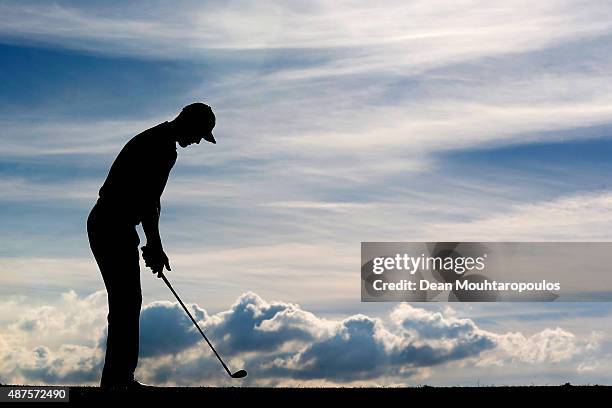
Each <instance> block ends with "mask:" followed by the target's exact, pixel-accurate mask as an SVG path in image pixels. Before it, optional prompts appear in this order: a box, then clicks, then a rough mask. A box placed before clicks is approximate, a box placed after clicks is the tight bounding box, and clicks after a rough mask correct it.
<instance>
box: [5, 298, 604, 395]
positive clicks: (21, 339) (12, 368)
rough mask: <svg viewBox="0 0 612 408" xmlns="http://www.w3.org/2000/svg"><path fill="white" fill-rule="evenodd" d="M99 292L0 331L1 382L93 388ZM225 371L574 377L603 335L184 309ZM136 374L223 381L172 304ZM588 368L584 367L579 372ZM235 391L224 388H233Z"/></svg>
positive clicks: (410, 318) (289, 308) (440, 317)
mask: <svg viewBox="0 0 612 408" xmlns="http://www.w3.org/2000/svg"><path fill="white" fill-rule="evenodd" d="M104 295H105V294H104V292H96V293H94V294H92V295H90V296H87V297H82V298H81V297H78V296H76V295H75V294H74V292H69V293H66V294H65V295H64V296H63V297H62V299H61V300H60V301H59V302H56V303H54V304H51V305H48V306H43V307H32V308H28V307H27V306H26V305H25V304H24V305H23V307H24V309H26V310H25V311H24V313H23V314H22V315H20V316H15V317H14V319H13V321H12V322H8V323H3V325H2V326H1V328H2V330H1V331H0V345H2V347H1V348H0V379H1V380H2V381H3V382H8V383H17V382H21V383H73V384H74V383H82V384H90V383H92V382H96V381H97V379H98V376H99V374H100V370H101V363H102V361H103V350H102V347H103V344H104V330H105V319H104V318H105V315H106V307H105V305H104V297H105V296H104ZM190 308H191V309H192V312H193V313H194V315H195V316H196V319H197V320H198V321H199V322H200V324H201V325H202V326H203V328H204V330H205V331H207V332H208V334H209V336H210V338H211V339H212V340H213V342H214V343H215V345H216V346H217V348H218V350H219V351H220V352H221V354H222V355H224V356H225V357H226V359H227V360H228V362H229V364H230V366H231V367H232V368H234V369H238V368H240V367H242V366H244V367H246V368H247V369H248V370H249V373H250V375H249V377H248V378H247V380H246V382H245V385H255V386H257V385H288V384H296V383H297V382H298V381H299V382H302V381H303V382H304V383H308V384H319V385H331V384H353V385H354V384H363V385H367V384H369V385H385V384H387V385H388V384H398V382H399V383H403V384H409V383H412V382H413V381H421V380H424V379H426V378H427V379H429V380H431V381H435V378H436V376H437V375H441V374H442V373H444V372H445V371H447V370H449V369H450V370H452V369H453V367H454V365H455V364H461V365H462V366H463V367H471V368H474V367H481V368H483V367H485V368H488V369H490V370H505V369H506V367H511V368H512V369H517V367H522V368H524V369H525V370H529V369H530V367H536V366H537V368H538V369H541V368H542V367H546V366H552V365H555V364H559V363H563V364H565V365H566V366H567V367H570V366H571V367H574V370H575V372H576V373H580V372H585V367H586V365H587V364H589V365H592V361H593V358H594V357H595V356H596V355H597V353H598V352H599V344H600V343H601V342H602V340H603V338H602V336H601V334H600V335H599V336H590V337H587V338H582V337H579V336H577V335H575V334H573V333H571V332H568V331H566V330H563V329H561V328H558V327H557V328H555V329H549V328H545V329H543V330H541V331H539V332H536V333H534V334H532V335H525V334H523V333H520V332H508V333H494V332H491V331H486V330H482V329H480V328H479V327H478V326H477V325H476V324H475V323H474V322H473V321H472V320H470V319H467V318H459V317H457V316H456V312H453V311H452V310H444V311H441V312H436V311H431V310H426V309H422V308H418V307H413V306H410V305H408V304H400V305H398V306H397V307H396V308H395V309H394V310H393V312H392V313H391V321H390V322H385V320H382V319H379V318H371V317H368V316H365V315H353V316H348V317H345V318H336V319H330V318H322V317H319V316H317V315H315V314H313V313H310V312H308V311H306V310H303V309H302V308H301V307H300V306H299V305H295V304H291V303H284V302H267V301H265V300H263V299H262V298H260V297H259V296H257V295H256V294H254V293H247V294H244V295H242V296H241V297H240V298H239V299H237V301H236V302H235V303H234V304H233V305H232V306H231V308H230V309H228V310H226V311H223V312H220V313H216V314H213V315H209V314H208V313H206V311H204V310H202V309H200V308H199V307H198V306H197V305H190ZM141 328H142V331H141V335H142V338H141V360H140V365H139V369H138V372H137V375H138V376H139V377H141V378H142V379H143V380H145V381H149V382H152V383H157V384H179V385H201V384H202V383H206V384H225V383H226V382H227V380H226V379H225V377H224V376H223V374H222V372H221V370H220V367H219V366H218V364H217V362H216V361H215V360H214V357H212V356H211V353H210V351H209V350H208V349H207V348H206V347H205V344H204V343H203V342H202V341H200V340H201V339H200V338H199V334H198V333H197V332H196V331H195V330H194V329H193V327H192V326H191V322H190V321H189V320H188V319H187V318H186V317H185V316H184V314H183V313H182V310H181V309H180V306H179V305H178V304H176V303H170V302H153V303H150V304H148V305H146V306H145V307H144V308H143V311H142V316H141ZM586 371H588V370H586ZM234 385H235V384H234Z"/></svg>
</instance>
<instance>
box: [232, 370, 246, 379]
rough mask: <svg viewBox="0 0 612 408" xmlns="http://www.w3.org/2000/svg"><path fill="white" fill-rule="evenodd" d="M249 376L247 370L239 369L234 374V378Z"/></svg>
mask: <svg viewBox="0 0 612 408" xmlns="http://www.w3.org/2000/svg"><path fill="white" fill-rule="evenodd" d="M246 376H247V372H246V370H238V371H236V372H235V373H234V374H232V378H244V377H246Z"/></svg>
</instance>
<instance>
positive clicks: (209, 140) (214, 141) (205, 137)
mask: <svg viewBox="0 0 612 408" xmlns="http://www.w3.org/2000/svg"><path fill="white" fill-rule="evenodd" d="M204 140H206V141H207V142H210V143H212V144H217V141H216V140H215V137H214V136H213V134H212V133H210V134H208V135H206V136H204Z"/></svg>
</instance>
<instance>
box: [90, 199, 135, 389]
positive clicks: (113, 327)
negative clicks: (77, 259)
mask: <svg viewBox="0 0 612 408" xmlns="http://www.w3.org/2000/svg"><path fill="white" fill-rule="evenodd" d="M87 233H88V236H89V245H90V247H91V250H92V252H93V255H94V257H95V258H96V262H97V263H98V267H99V268H100V272H101V273H102V278H103V279H104V285H105V286H106V291H107V293H108V334H107V339H106V356H105V359H104V368H103V370H102V381H101V385H102V386H109V385H118V384H125V383H127V382H129V381H131V380H132V379H133V378H134V371H135V370H136V365H137V364H138V341H139V325H140V321H139V320H140V306H141V303H142V292H141V290H140V265H139V254H138V244H139V243H140V239H139V238H138V233H137V232H136V226H135V225H134V224H130V223H129V222H128V221H126V220H123V219H122V218H121V217H120V216H118V212H117V211H113V209H110V208H104V206H103V205H101V204H100V203H98V204H96V205H95V206H94V208H93V209H92V210H91V213H90V214H89V218H88V219H87Z"/></svg>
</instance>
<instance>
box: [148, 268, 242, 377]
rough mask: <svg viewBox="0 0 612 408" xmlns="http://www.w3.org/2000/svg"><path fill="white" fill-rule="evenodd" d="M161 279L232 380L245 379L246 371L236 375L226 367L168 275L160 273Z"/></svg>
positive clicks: (238, 372)
mask: <svg viewBox="0 0 612 408" xmlns="http://www.w3.org/2000/svg"><path fill="white" fill-rule="evenodd" d="M158 276H159V277H160V278H162V279H163V280H164V282H166V285H168V288H170V290H171V291H172V293H173V294H174V297H175V298H176V300H178V301H179V303H180V304H181V306H183V310H185V313H187V316H189V318H190V319H191V321H192V322H193V324H195V327H196V328H197V329H198V331H199V332H200V334H201V335H202V337H204V340H206V342H207V343H208V345H209V346H210V348H211V350H212V351H213V353H215V356H217V358H218V359H219V362H221V365H222V366H223V368H225V371H226V372H227V375H229V376H230V377H232V378H244V377H246V376H247V372H246V370H238V371H236V372H235V373H232V372H231V371H230V370H229V368H227V366H226V365H225V363H224V362H223V360H222V359H221V356H220V355H219V353H217V350H215V348H214V347H213V345H212V343H211V342H210V341H209V340H208V338H207V337H206V335H205V334H204V332H203V331H202V329H200V326H199V325H198V323H197V322H196V321H195V319H194V318H193V316H192V315H191V313H189V310H188V309H187V307H186V306H185V304H184V303H183V301H182V300H181V298H180V297H179V296H178V295H177V294H176V292H175V291H174V289H173V288H172V285H170V282H168V278H166V275H164V273H163V272H159V275H158Z"/></svg>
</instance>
